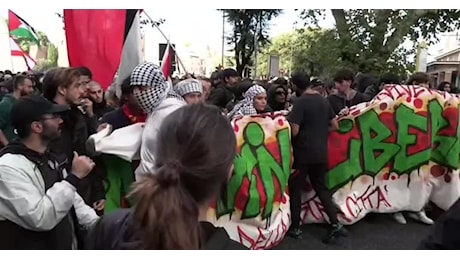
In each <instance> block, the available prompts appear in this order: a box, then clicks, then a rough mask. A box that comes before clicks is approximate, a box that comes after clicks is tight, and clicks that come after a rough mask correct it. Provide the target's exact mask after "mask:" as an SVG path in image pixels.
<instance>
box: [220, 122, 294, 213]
mask: <svg viewBox="0 0 460 260" xmlns="http://www.w3.org/2000/svg"><path fill="white" fill-rule="evenodd" d="M243 139H244V143H243V145H242V146H241V151H240V154H238V155H237V156H236V157H235V160H234V171H233V175H232V177H231V178H230V180H229V182H228V184H227V191H226V195H228V196H227V197H226V198H225V201H218V203H217V210H216V212H218V214H216V215H218V217H219V216H222V215H224V214H228V213H231V212H233V211H234V210H235V200H236V196H237V194H238V193H239V192H243V194H247V196H248V199H247V201H246V204H245V205H244V209H243V213H242V218H243V219H245V218H254V217H257V216H258V215H260V211H261V208H262V206H263V207H264V211H263V214H262V217H263V218H267V217H270V215H271V213H272V211H273V202H274V200H275V185H274V182H273V175H274V176H275V177H276V178H277V180H278V182H279V184H280V187H281V194H283V193H284V191H285V188H286V186H287V182H288V180H289V175H290V171H291V167H290V162H291V147H290V145H286V144H290V130H289V128H286V129H281V130H279V131H278V132H277V141H278V149H279V153H280V158H281V160H280V161H281V162H280V163H278V162H277V160H276V159H275V158H274V156H273V155H272V154H271V153H270V151H269V150H268V149H267V147H266V146H265V145H264V141H265V133H264V130H263V128H262V127H261V126H260V125H259V124H257V123H255V122H250V123H248V125H247V126H246V127H245V129H244V132H243ZM245 177H246V179H247V180H248V182H249V185H248V186H249V187H247V188H246V189H245V190H244V191H241V190H240V189H241V186H242V184H243V181H244V179H245ZM259 182H260V183H261V184H262V186H263V188H264V192H265V195H266V196H265V197H266V198H267V199H266V202H265V205H261V196H260V192H262V191H261V190H260V188H258V185H257V184H258V183H259ZM221 198H222V197H221Z"/></svg>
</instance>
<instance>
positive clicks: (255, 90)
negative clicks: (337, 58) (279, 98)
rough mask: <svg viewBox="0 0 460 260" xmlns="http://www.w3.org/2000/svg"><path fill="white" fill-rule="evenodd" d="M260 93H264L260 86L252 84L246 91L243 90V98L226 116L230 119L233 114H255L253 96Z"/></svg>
mask: <svg viewBox="0 0 460 260" xmlns="http://www.w3.org/2000/svg"><path fill="white" fill-rule="evenodd" d="M262 93H266V91H265V89H264V88H263V87H262V86H259V85H254V86H252V87H250V88H249V89H248V90H247V91H246V92H244V94H243V97H244V99H243V100H241V101H240V102H239V103H238V104H236V106H235V108H233V110H232V111H231V112H230V113H228V115H227V117H228V118H229V119H232V118H233V117H235V116H249V115H256V114H257V110H256V109H255V107H254V98H255V97H256V96H257V95H259V94H262Z"/></svg>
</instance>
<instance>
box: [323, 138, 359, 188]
mask: <svg viewBox="0 0 460 260" xmlns="http://www.w3.org/2000/svg"><path fill="white" fill-rule="evenodd" d="M360 148H361V141H360V140H356V139H351V140H350V149H349V151H350V154H349V156H348V160H346V161H344V162H341V163H340V164H338V165H337V166H335V167H334V168H332V169H331V170H330V171H329V172H328V173H327V178H326V185H327V187H328V188H329V189H331V190H334V189H336V188H338V187H341V186H342V185H344V184H345V183H347V182H348V181H350V180H353V179H355V178H356V177H358V176H359V175H361V173H362V168H361V164H360V159H359V152H360Z"/></svg>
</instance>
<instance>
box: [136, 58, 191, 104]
mask: <svg viewBox="0 0 460 260" xmlns="http://www.w3.org/2000/svg"><path fill="white" fill-rule="evenodd" d="M130 84H131V86H132V87H151V88H147V89H144V90H142V91H139V92H137V91H134V96H135V97H136V100H137V102H138V103H139V106H140V107H141V108H142V110H144V112H146V113H152V112H153V111H155V109H156V108H157V107H158V105H160V103H161V102H162V101H163V100H165V99H166V98H169V97H172V98H177V99H179V100H181V101H183V99H182V97H181V96H179V95H177V94H176V93H174V91H173V90H172V86H171V84H169V83H168V82H167V81H166V79H165V77H164V76H163V72H162V71H161V69H160V67H159V66H157V65H155V64H153V63H151V62H146V63H142V64H139V65H137V66H136V67H135V68H134V70H133V72H132V73H131V83H130Z"/></svg>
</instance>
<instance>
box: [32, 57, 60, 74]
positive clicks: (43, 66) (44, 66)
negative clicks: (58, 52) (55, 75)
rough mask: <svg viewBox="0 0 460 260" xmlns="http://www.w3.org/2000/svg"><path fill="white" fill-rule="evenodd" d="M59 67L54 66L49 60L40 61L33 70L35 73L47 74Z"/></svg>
mask: <svg viewBox="0 0 460 260" xmlns="http://www.w3.org/2000/svg"><path fill="white" fill-rule="evenodd" d="M54 67H57V64H56V65H55V64H53V63H52V61H50V60H48V59H39V60H37V64H35V66H34V67H33V68H32V69H33V70H34V71H39V72H45V71H47V70H49V69H51V68H54Z"/></svg>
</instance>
